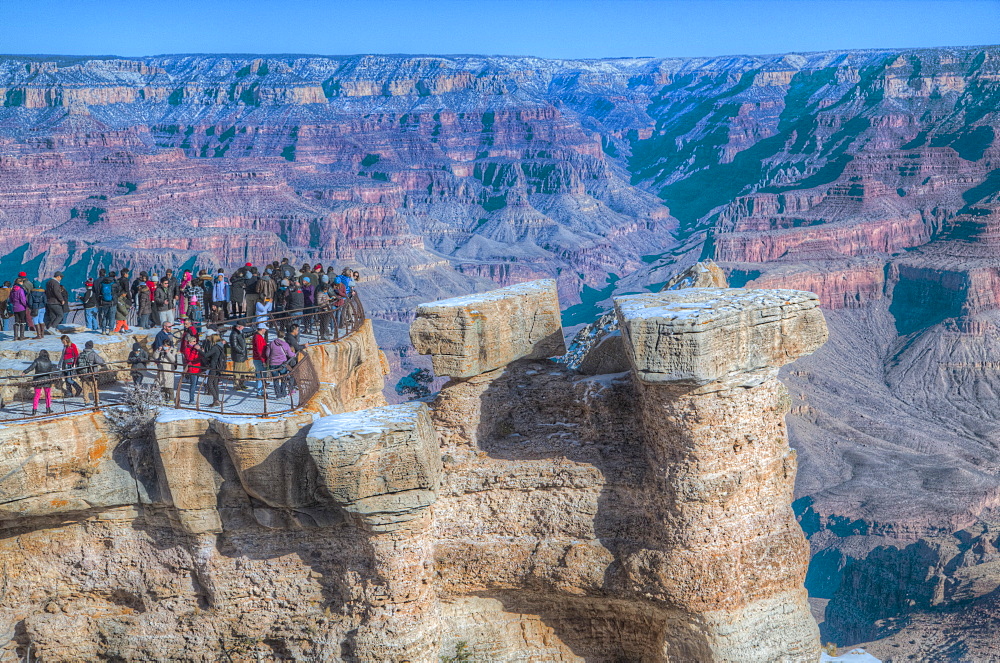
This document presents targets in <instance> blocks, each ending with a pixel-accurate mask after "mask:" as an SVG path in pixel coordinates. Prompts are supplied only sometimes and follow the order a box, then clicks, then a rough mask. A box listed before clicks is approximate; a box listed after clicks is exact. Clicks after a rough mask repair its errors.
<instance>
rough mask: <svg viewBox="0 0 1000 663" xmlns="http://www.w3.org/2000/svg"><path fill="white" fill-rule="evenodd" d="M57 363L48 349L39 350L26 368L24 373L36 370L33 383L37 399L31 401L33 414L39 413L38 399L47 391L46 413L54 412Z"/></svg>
mask: <svg viewBox="0 0 1000 663" xmlns="http://www.w3.org/2000/svg"><path fill="white" fill-rule="evenodd" d="M55 371H56V367H55V364H53V363H52V359H51V358H50V357H49V351H48V350H39V351H38V356H37V357H35V360H34V361H33V362H31V365H30V366H28V368H26V369H24V375H27V374H28V373H32V372H34V374H35V377H33V378H32V379H31V384H32V386H34V388H35V400H33V401H32V403H31V416H35V415H36V414H38V401H39V399H40V398H41V396H42V391H44V392H45V414H52V383H53V382H54V381H55Z"/></svg>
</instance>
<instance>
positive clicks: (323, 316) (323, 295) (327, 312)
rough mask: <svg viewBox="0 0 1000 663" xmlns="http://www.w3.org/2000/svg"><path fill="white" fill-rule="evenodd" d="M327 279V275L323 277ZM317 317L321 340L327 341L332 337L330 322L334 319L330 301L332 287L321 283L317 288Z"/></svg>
mask: <svg viewBox="0 0 1000 663" xmlns="http://www.w3.org/2000/svg"><path fill="white" fill-rule="evenodd" d="M322 278H324V279H325V278H326V274H324V275H323V276H322ZM316 317H317V318H318V322H319V339H320V340H321V341H325V340H327V339H328V338H329V337H330V320H331V318H332V317H333V312H332V308H331V301H330V286H329V285H328V284H327V283H320V284H319V287H318V288H316Z"/></svg>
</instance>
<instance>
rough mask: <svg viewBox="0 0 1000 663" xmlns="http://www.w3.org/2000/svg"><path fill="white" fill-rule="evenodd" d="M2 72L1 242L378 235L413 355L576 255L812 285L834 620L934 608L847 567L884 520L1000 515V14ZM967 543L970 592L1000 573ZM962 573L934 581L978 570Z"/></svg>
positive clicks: (823, 549)
mask: <svg viewBox="0 0 1000 663" xmlns="http://www.w3.org/2000/svg"><path fill="white" fill-rule="evenodd" d="M0 91H2V92H0V100H2V101H0V103H2V108H0V228H3V230H4V231H5V232H4V233H3V235H2V238H0V253H3V254H4V255H5V257H4V260H3V261H2V263H0V265H2V266H3V268H4V269H5V270H7V272H8V274H10V273H14V271H15V270H14V267H16V266H20V265H25V266H26V269H28V271H30V272H34V271H36V270H37V271H41V272H42V274H43V275H47V274H48V273H50V272H51V271H53V270H55V269H57V268H59V267H66V272H67V281H70V282H73V283H78V282H80V281H81V280H82V276H83V274H84V272H87V271H92V270H93V269H94V268H95V267H96V266H97V265H98V264H107V263H108V262H112V261H113V262H122V261H129V262H131V263H132V265H133V266H137V267H144V266H151V265H170V266H178V265H181V264H184V265H191V264H195V263H197V264H200V265H206V266H207V265H227V266H233V265H237V264H242V263H243V262H245V261H246V260H251V261H254V262H260V261H261V260H263V259H272V258H274V257H278V256H280V255H282V254H285V253H287V254H289V255H290V256H294V257H295V258H297V259H302V260H305V259H309V260H323V261H324V262H326V261H333V262H336V263H338V264H350V265H355V266H358V267H359V268H360V269H361V271H362V274H363V281H362V287H363V288H364V290H365V294H366V303H367V304H368V305H369V306H368V308H369V311H370V312H371V313H374V315H375V317H376V318H378V319H377V320H376V323H375V324H376V333H377V334H378V338H379V341H380V343H381V344H382V346H383V348H384V349H385V350H386V354H387V355H388V360H389V365H390V367H391V368H392V370H393V371H394V375H393V380H392V382H394V381H395V379H396V378H398V377H399V376H400V375H404V374H406V373H409V372H410V371H412V370H414V369H417V368H428V367H429V366H430V361H429V360H427V359H426V358H425V357H418V356H415V355H414V352H413V348H412V346H411V345H410V344H409V342H408V338H407V331H408V330H407V325H408V323H409V322H410V321H411V320H412V318H413V316H414V311H415V309H416V305H417V304H418V303H419V302H424V301H429V300H434V299H442V298H446V297H451V296H455V295H464V294H467V293H468V292H473V291H480V290H485V289H488V288H490V287H494V285H496V284H499V285H503V286H506V285H510V284H515V283H519V282H522V281H527V280H533V279H540V278H550V279H555V280H556V284H557V286H556V287H557V290H558V292H559V294H560V297H561V300H562V302H563V303H564V304H566V305H568V304H573V305H576V306H579V307H581V308H579V309H574V310H573V316H574V320H575V321H578V322H579V321H583V322H590V320H591V319H592V317H594V316H596V315H597V314H599V313H600V310H601V309H600V307H594V306H593V305H594V304H595V302H599V301H601V300H603V301H604V303H605V305H604V308H603V310H609V309H610V308H611V307H612V302H611V297H612V296H613V295H614V294H616V292H617V293H618V294H627V293H635V292H641V291H645V290H656V291H658V290H660V289H661V288H662V287H663V286H664V285H665V284H667V282H668V281H670V280H671V276H672V275H674V274H675V273H676V272H677V271H678V270H679V269H683V268H686V267H688V266H690V265H692V264H693V263H695V261H697V260H700V259H713V260H714V261H715V262H716V264H717V265H718V266H719V267H720V269H721V270H722V271H724V272H725V273H726V276H727V277H728V280H729V282H730V283H732V284H733V285H736V286H746V287H750V288H761V289H772V288H792V289H799V290H807V291H811V292H815V293H817V294H818V295H819V298H820V301H821V303H822V305H823V307H824V308H825V309H826V311H827V319H828V322H829V324H830V328H831V331H832V336H831V342H830V343H828V344H827V345H826V346H824V347H823V348H822V349H820V350H819V351H818V352H817V353H816V354H815V355H813V356H812V357H807V358H804V359H803V360H802V361H801V362H800V363H797V364H796V365H795V366H794V368H788V369H785V374H784V380H785V382H786V383H787V384H788V385H789V388H790V391H791V394H792V403H793V407H792V411H791V415H790V419H789V430H790V435H791V437H792V442H793V444H794V446H795V447H796V448H797V449H798V450H799V452H800V456H799V458H800V462H801V471H800V472H799V480H798V485H797V487H796V497H797V502H796V509H797V512H798V513H799V516H800V518H801V521H802V524H803V525H804V527H805V529H806V531H807V533H808V534H809V536H810V541H811V543H812V547H813V553H814V563H813V568H812V571H811V572H810V576H809V582H808V585H809V587H810V588H811V589H812V591H813V594H814V597H815V598H816V599H817V600H819V601H825V600H834V596H835V594H837V592H840V595H839V597H838V598H836V599H835V602H834V604H833V606H834V607H833V611H834V612H833V613H832V614H835V615H838V616H837V617H836V618H832V619H831V620H830V622H829V623H828V624H826V626H827V627H828V628H829V629H831V631H830V633H829V635H828V636H827V637H828V638H829V639H836V640H838V641H839V642H840V643H841V644H847V643H848V640H850V639H857V638H865V639H868V638H871V637H874V634H875V631H878V633H883V632H884V631H883V630H880V629H875V631H872V632H871V633H864V632H862V630H861V629H860V627H859V626H858V624H859V623H860V622H861V621H863V619H864V618H862V617H861V616H860V615H861V612H859V610H860V609H861V607H862V606H867V607H866V608H865V610H866V611H868V612H867V613H866V614H868V615H869V617H870V619H869V621H871V622H872V623H874V621H875V620H876V619H881V618H883V617H884V618H886V619H896V618H904V619H907V618H909V616H914V614H915V613H912V610H918V611H920V610H923V608H922V607H921V606H924V605H925V602H923V601H922V599H920V597H921V596H922V595H923V594H922V592H923V590H922V589H921V588H920V587H919V586H917V584H913V585H911V586H909V587H908V588H903V589H902V590H901V591H902V593H903V595H904V596H906V597H907V598H906V599H905V600H898V601H897V600H888V599H886V601H885V603H884V605H882V606H881V607H879V608H877V609H876V608H875V607H874V606H873V603H872V601H871V600H870V597H866V596H863V595H860V594H859V593H858V592H857V590H856V589H853V588H852V586H849V585H850V583H849V585H845V586H844V587H843V588H840V583H841V580H842V579H843V578H845V577H847V578H854V577H856V575H857V574H860V575H861V576H864V575H865V574H867V573H868V571H865V568H867V567H865V566H864V564H863V562H864V561H865V560H866V559H867V557H868V555H869V554H870V553H871V552H872V551H873V550H875V549H876V548H877V547H879V546H883V545H888V546H890V547H892V548H893V549H895V550H897V551H900V553H901V554H902V551H906V550H911V548H910V546H913V545H916V544H920V546H929V547H931V548H933V547H935V546H938V545H939V544H940V541H939V540H938V537H940V536H945V537H948V536H954V537H960V538H962V537H964V536H965V535H964V534H962V532H964V531H966V530H967V529H968V528H981V527H986V528H989V527H990V526H992V523H995V522H997V518H998V514H997V513H996V510H997V509H998V508H1000V507H998V496H1000V480H998V477H1000V457H998V454H997V453H996V446H997V445H996V442H997V440H998V439H1000V434H998V431H1000V418H998V417H997V414H996V407H995V402H996V392H997V390H996V387H995V382H996V375H995V369H994V367H995V366H996V355H997V352H998V351H1000V347H998V346H997V344H996V342H995V340H994V338H995V336H996V334H995V332H996V330H997V328H998V322H997V320H998V311H1000V304H998V302H1000V285H998V283H1000V281H998V279H997V277H996V274H997V271H998V269H1000V264H998V262H997V259H996V256H995V253H996V252H995V248H996V241H997V236H998V232H997V229H998V223H1000V221H998V219H1000V216H998V210H1000V198H998V196H1000V174H998V173H1000V167H998V158H1000V156H998V155H1000V153H998V143H997V139H996V135H997V130H998V127H1000V116H998V113H997V108H998V100H1000V55H998V49H997V47H996V46H987V47H974V48H934V49H906V50H900V49H894V50H872V51H836V52H826V53H810V54H787V55H776V56H767V57H739V56H732V57H717V58H693V59H655V58H636V59H616V60H605V61H571V60H562V61H547V60H541V59H537V58H508V57H477V56H468V57H406V56H397V57H393V56H354V57H332V58H326V57H300V56H288V57H277V56H268V57H263V56H261V57H255V56H248V57H236V56H163V57H157V58H144V59H141V60H125V59H118V58H85V57H84V58H70V57H51V58H19V57H6V58H3V59H2V60H0ZM682 280H683V279H682ZM669 285H676V284H675V283H670V284H669ZM703 285H707V284H703ZM714 285H720V283H715V284H714ZM578 301H579V302H580V303H579V304H577V302H578ZM591 308H593V311H591V310H590V309H591ZM581 311H582V312H583V314H581ZM591 313H593V314H594V316H591ZM616 324H617V321H616V319H615V318H614V316H609V317H608V318H607V319H605V320H604V321H602V322H600V323H599V324H598V328H600V329H604V330H605V331H607V332H608V334H607V335H600V334H595V335H594V340H596V341H599V347H600V348H601V352H599V353H590V354H587V358H588V359H587V363H586V364H580V365H579V367H580V368H581V369H582V370H583V371H584V372H587V373H591V374H594V375H599V374H603V373H606V372H608V371H611V370H621V371H624V370H625V369H626V368H627V367H628V364H627V362H626V358H625V356H624V354H623V353H624V349H623V345H622V337H621V335H620V333H616V332H615V331H614V329H613V328H614V326H615V325H616ZM571 354H572V349H571ZM570 365H571V366H574V367H575V366H578V364H575V363H571V364H570ZM0 368H2V367H0ZM476 379H478V377H476V378H470V380H473V381H475V380H476ZM441 381H442V378H438V379H437V382H435V383H434V384H435V386H439V385H440V384H441ZM390 395H392V394H390ZM456 397H457V396H456ZM880 559H881V558H877V556H876V558H873V559H872V560H871V562H872V564H874V565H875V566H876V567H877V566H880V565H881V561H880ZM922 559H923V558H922ZM970 559H971V557H970ZM855 562H859V566H858V567H857V568H855V569H850V568H848V567H850V566H851V565H852V564H854V563H855ZM945 566H947V565H945ZM974 566H982V567H983V568H982V569H981V577H982V578H983V579H984V580H983V582H981V583H978V584H976V586H977V587H979V588H980V589H977V592H983V593H984V594H983V596H985V595H986V594H988V592H989V591H992V590H991V589H989V587H990V582H991V581H989V580H988V579H989V578H993V581H995V582H996V584H994V585H993V587H996V586H998V585H1000V576H998V575H997V574H994V573H993V572H992V571H991V570H990V569H991V567H990V565H989V564H988V563H983V564H981V565H980V564H975V565H974ZM923 568H924V570H925V571H926V572H927V573H929V574H931V575H932V576H933V577H935V578H936V579H937V580H939V581H942V582H945V583H946V584H947V583H948V582H951V570H947V569H945V568H944V567H942V566H940V565H938V564H937V563H936V562H935V563H933V564H932V563H930V562H927V565H926V566H925V567H923ZM963 568H964V567H963ZM845 573H846V575H845ZM917 575H918V574H917ZM908 577H909V576H908ZM914 577H915V576H914ZM906 582H907V583H910V582H911V580H907V581H906ZM908 592H912V594H913V595H912V596H908ZM952 596H953V595H951V594H949V593H947V592H945V598H944V599H943V601H944V602H943V603H942V604H941V606H946V607H948V608H949V609H956V610H960V609H961V607H962V605H965V604H966V603H968V601H975V600H978V598H970V597H969V595H966V594H962V593H960V594H957V595H954V596H955V598H954V599H952V598H950V597H952ZM963 597H965V598H963ZM838 606H840V607H838ZM852 606H853V607H852ZM846 614H854V615H856V618H852V619H851V620H847V621H845V620H844V619H843V618H842V617H843V615H846ZM443 618H444V617H443ZM927 619H930V620H931V621H932V617H927ZM896 623H897V624H898V623H901V621H899V620H897V622H896ZM924 623H926V622H924ZM838 624H840V625H842V630H843V632H844V637H843V638H841V637H840V636H839V635H837V632H836V631H835V630H832V629H834V628H835V627H836V628H841V626H836V625H838ZM997 626H998V627H997V628H995V629H994V630H997V631H998V632H1000V625H997ZM525 628H535V627H534V626H531V627H529V626H525ZM847 634H850V637H848V635H847ZM947 637H950V636H947ZM942 638H944V639H946V636H944V635H942ZM928 646H930V645H928ZM977 646H981V647H985V645H977ZM995 646H997V647H1000V642H997V643H995ZM970 651H971V653H970V654H969V655H970V656H975V655H987V654H992V650H991V649H989V648H988V647H985V648H981V649H978V650H970ZM984 652H985V653H984ZM915 655H920V656H925V657H931V658H933V657H934V656H936V655H937V650H927V651H923V652H921V651H916V653H915Z"/></svg>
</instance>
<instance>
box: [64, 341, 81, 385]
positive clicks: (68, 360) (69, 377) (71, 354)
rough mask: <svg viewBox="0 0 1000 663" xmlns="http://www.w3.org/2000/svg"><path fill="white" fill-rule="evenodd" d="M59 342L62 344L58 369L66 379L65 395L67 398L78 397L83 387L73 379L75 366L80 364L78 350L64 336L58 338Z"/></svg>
mask: <svg viewBox="0 0 1000 663" xmlns="http://www.w3.org/2000/svg"><path fill="white" fill-rule="evenodd" d="M59 340H60V341H62V344H63V349H62V356H61V357H60V358H59V368H61V369H62V372H63V375H64V376H65V377H66V388H65V391H66V394H67V395H69V396H79V395H81V394H82V393H83V387H81V386H80V383H79V382H77V381H76V380H75V379H73V376H74V375H76V368H77V364H78V363H80V349H79V348H77V347H76V343H74V342H73V341H72V339H70V337H69V336H66V335H65V334H63V335H62V336H60V337H59Z"/></svg>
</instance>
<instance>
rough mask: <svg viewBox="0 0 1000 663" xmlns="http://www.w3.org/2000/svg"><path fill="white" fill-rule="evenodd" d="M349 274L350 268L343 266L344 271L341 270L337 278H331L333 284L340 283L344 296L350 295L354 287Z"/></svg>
mask: <svg viewBox="0 0 1000 663" xmlns="http://www.w3.org/2000/svg"><path fill="white" fill-rule="evenodd" d="M351 274H352V272H351V268H350V267H345V268H344V271H342V272H341V273H340V276H338V277H337V278H335V279H333V283H334V285H336V284H337V283H340V284H341V285H343V286H344V293H345V295H344V296H345V297H350V296H351V290H352V289H353V288H354V280H353V279H352V278H351Z"/></svg>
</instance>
